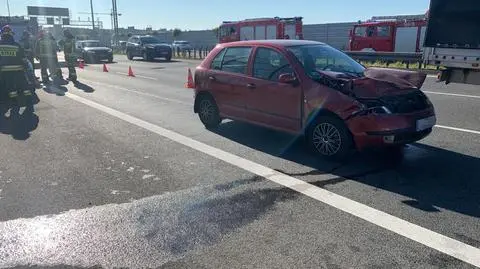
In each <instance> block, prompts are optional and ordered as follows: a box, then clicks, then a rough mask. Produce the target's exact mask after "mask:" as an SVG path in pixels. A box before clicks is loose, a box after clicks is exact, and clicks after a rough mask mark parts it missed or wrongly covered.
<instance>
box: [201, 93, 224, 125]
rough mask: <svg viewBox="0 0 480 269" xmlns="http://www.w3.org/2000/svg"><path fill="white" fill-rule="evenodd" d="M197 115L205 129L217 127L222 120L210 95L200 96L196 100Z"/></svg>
mask: <svg viewBox="0 0 480 269" xmlns="http://www.w3.org/2000/svg"><path fill="white" fill-rule="evenodd" d="M198 102H199V103H198V117H199V118H200V121H201V122H202V123H203V125H205V127H206V128H207V129H214V128H216V127H218V125H219V124H220V122H221V121H222V120H221V118H220V113H219V110H218V106H217V104H216V103H215V101H214V100H213V98H212V97H210V96H202V97H200V100H198Z"/></svg>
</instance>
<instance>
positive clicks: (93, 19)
mask: <svg viewBox="0 0 480 269" xmlns="http://www.w3.org/2000/svg"><path fill="white" fill-rule="evenodd" d="M90 11H91V12H92V29H93V30H94V31H95V18H94V17H93V3H92V0H90Z"/></svg>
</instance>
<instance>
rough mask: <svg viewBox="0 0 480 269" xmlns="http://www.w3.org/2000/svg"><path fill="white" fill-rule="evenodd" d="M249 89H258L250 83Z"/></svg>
mask: <svg viewBox="0 0 480 269" xmlns="http://www.w3.org/2000/svg"><path fill="white" fill-rule="evenodd" d="M247 88H249V89H255V88H256V87H255V84H253V83H248V84H247Z"/></svg>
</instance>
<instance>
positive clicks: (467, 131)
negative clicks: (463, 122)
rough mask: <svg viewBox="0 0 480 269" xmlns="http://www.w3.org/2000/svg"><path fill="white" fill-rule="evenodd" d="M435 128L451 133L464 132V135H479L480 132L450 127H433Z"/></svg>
mask: <svg viewBox="0 0 480 269" xmlns="http://www.w3.org/2000/svg"><path fill="white" fill-rule="evenodd" d="M435 127H436V128H441V129H447V130H452V131H459V132H464V133H471V134H477V135H480V131H475V130H469V129H463V128H457V127H450V126H444V125H435Z"/></svg>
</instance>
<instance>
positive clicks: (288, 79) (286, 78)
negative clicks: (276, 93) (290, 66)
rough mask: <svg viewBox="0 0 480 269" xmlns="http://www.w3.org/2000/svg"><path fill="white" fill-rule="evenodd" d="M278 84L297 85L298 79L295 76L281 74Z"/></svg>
mask: <svg viewBox="0 0 480 269" xmlns="http://www.w3.org/2000/svg"><path fill="white" fill-rule="evenodd" d="M278 82H280V83H286V84H296V83H297V78H296V77H295V76H294V75H293V74H281V75H280V76H278Z"/></svg>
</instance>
